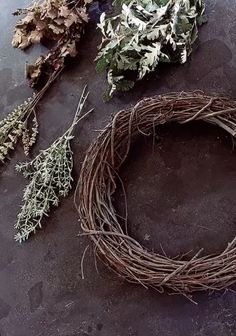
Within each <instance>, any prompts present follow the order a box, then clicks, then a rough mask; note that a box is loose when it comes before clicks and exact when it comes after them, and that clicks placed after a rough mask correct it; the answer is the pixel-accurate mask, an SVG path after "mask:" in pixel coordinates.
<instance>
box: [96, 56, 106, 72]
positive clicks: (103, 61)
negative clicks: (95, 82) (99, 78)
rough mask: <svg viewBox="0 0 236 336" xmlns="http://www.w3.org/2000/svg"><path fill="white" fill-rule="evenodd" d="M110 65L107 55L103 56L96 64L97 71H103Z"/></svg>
mask: <svg viewBox="0 0 236 336" xmlns="http://www.w3.org/2000/svg"><path fill="white" fill-rule="evenodd" d="M107 67H108V61H107V58H106V57H101V58H100V59H99V60H98V61H97V64H96V71H97V73H102V72H103V71H105V70H106V69H107Z"/></svg>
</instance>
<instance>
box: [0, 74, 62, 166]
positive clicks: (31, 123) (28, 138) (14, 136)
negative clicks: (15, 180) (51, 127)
mask: <svg viewBox="0 0 236 336" xmlns="http://www.w3.org/2000/svg"><path fill="white" fill-rule="evenodd" d="M58 74H59V71H57V72H55V73H54V74H53V75H52V76H51V77H50V78H49V80H48V81H47V83H46V85H45V86H44V87H43V88H42V89H41V90H40V91H39V92H38V93H37V94H35V93H34V94H33V95H32V97H30V98H28V99H27V100H25V101H24V103H23V104H20V105H19V106H17V107H16V108H15V109H14V110H13V111H12V112H11V113H9V114H8V115H7V116H6V118H4V119H3V120H1V121H0V162H2V163H4V161H5V159H6V158H7V157H8V154H9V151H10V150H13V149H14V148H15V145H16V143H17V141H18V139H19V138H21V140H22V144H23V148H24V152H25V154H26V155H28V154H29V150H30V148H31V147H32V146H33V144H34V143H35V142H36V137H37V134H38V122H37V117H36V113H35V107H36V105H37V104H38V103H39V101H40V100H41V98H42V97H43V95H44V93H45V92H46V91H47V89H48V87H49V86H50V85H51V84H52V83H53V82H54V80H55V79H56V77H57V76H58ZM32 116H33V118H32V120H31V117H32Z"/></svg>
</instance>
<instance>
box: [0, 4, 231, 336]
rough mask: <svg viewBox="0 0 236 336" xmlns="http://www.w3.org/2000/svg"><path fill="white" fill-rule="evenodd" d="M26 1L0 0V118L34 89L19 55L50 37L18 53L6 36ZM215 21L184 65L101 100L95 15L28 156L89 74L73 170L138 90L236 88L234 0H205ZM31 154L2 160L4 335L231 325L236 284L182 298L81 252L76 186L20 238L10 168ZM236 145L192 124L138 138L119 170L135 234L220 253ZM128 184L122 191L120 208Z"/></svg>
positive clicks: (69, 112)
mask: <svg viewBox="0 0 236 336" xmlns="http://www.w3.org/2000/svg"><path fill="white" fill-rule="evenodd" d="M27 3H28V1H26V0H24V1H23V0H21V1H7V2H5V1H0V27H1V33H0V95H1V99H0V108H1V110H0V111H1V112H0V113H1V117H2V116H4V115H5V114H6V113H7V112H9V111H11V110H12V108H13V106H15V105H17V104H18V103H20V102H21V101H22V100H23V99H24V98H27V97H28V96H29V95H30V93H31V90H30V89H29V88H28V86H27V83H26V81H25V78H24V64H25V62H26V61H31V60H33V59H35V57H36V55H37V54H38V52H39V50H40V52H43V50H44V48H43V47H39V48H33V49H30V50H29V51H27V52H26V53H23V52H21V51H19V50H15V49H13V48H12V47H11V37H12V30H13V27H14V23H15V21H16V18H14V17H12V16H11V12H12V11H14V10H15V9H16V7H22V6H24V5H25V4H27ZM207 13H208V16H209V21H208V23H207V24H206V25H205V26H203V27H202V28H201V31H200V38H199V40H198V41H197V42H196V44H195V49H196V50H195V52H194V53H193V55H192V57H191V58H190V59H189V61H188V63H187V64H186V65H184V66H180V65H173V66H168V67H166V66H162V67H160V69H159V71H157V72H156V73H155V75H153V76H151V78H150V79H149V80H144V81H143V82H142V83H140V84H138V85H137V87H136V89H135V90H133V91H131V92H129V93H127V94H124V95H123V94H120V95H118V96H117V97H115V98H114V99H113V100H112V101H111V102H110V103H108V104H104V103H103V102H102V99H101V94H102V92H103V91H104V89H105V85H106V81H105V76H103V75H102V76H101V75H97V74H96V72H95V70H94V64H93V59H94V58H95V55H96V46H97V45H98V44H99V41H100V36H99V33H98V32H97V31H96V29H95V25H94V24H90V26H89V28H88V30H87V33H86V36H85V38H84V40H83V43H82V44H81V51H80V55H79V57H78V60H76V61H74V62H73V64H71V66H69V67H68V68H67V69H66V70H65V71H64V73H63V74H62V75H61V78H60V79H59V80H58V81H57V82H56V83H55V85H54V86H53V87H52V88H51V90H50V91H49V92H48V94H47V96H46V97H45V99H44V100H43V101H42V102H41V104H40V106H39V108H38V118H39V121H40V135H39V139H38V142H37V145H36V146H35V148H34V150H33V153H32V155H36V154H37V153H38V150H39V149H40V148H45V147H47V146H48V145H49V144H50V143H51V142H52V141H53V140H54V139H55V138H56V137H57V136H59V135H60V134H61V133H62V131H63V130H65V128H66V127H67V125H68V124H69V122H70V121H71V119H72V116H73V113H74V109H75V106H76V103H77V99H78V95H79V93H80V92H81V89H82V87H83V86H84V84H85V83H88V88H89V90H90V92H91V94H90V97H89V106H94V107H95V111H94V113H93V114H92V115H90V116H89V117H88V118H87V119H86V120H84V121H83V122H82V123H81V124H80V126H78V128H77V131H76V137H75V140H74V142H73V149H74V153H75V156H74V158H75V172H74V176H75V179H76V178H77V176H78V173H79V169H80V166H81V163H82V161H83V158H84V155H85V151H86V149H87V148H88V146H89V144H90V143H91V141H92V140H93V139H94V138H95V137H96V135H97V131H98V130H100V129H102V128H103V127H104V126H105V125H106V124H107V122H108V121H109V120H110V118H111V115H112V114H114V113H115V112H117V111H118V110H119V109H120V108H123V107H126V106H129V105H130V104H131V103H134V102H135V101H137V100H138V99H140V98H142V97H143V96H149V95H152V94H157V93H163V92H169V91H179V90H193V89H203V90H205V91H207V92H218V93H222V94H226V95H228V96H230V97H232V98H236V56H235V55H234V54H235V53H234V51H235V50H236V24H235V14H236V3H235V1H234V0H225V1H222V0H209V1H207ZM22 160H25V157H24V155H23V152H22V149H21V148H20V146H18V147H17V151H16V152H15V154H14V155H13V157H12V160H11V161H10V162H8V163H7V164H6V165H5V166H4V167H3V168H1V169H0V173H1V175H0V195H1V203H0V214H1V217H0V335H1V336H88V335H91V336H99V335H102V336H111V335H112V336H159V335H161V336H234V335H236V322H235V314H236V298H235V294H234V292H233V288H232V289H230V290H226V291H221V292H217V293H200V294H195V295H194V297H193V298H194V300H195V301H196V302H197V303H198V305H194V304H192V303H191V302H189V301H188V300H186V299H185V298H184V297H181V296H173V295H171V296H170V295H166V294H164V295H159V294H158V293H156V292H154V291H153V290H145V289H144V288H142V287H139V286H137V285H131V284H128V283H126V282H124V281H123V280H121V279H119V278H117V277H116V276H115V275H114V274H113V273H111V272H110V271H109V270H107V269H106V268H105V267H104V266H103V265H102V264H101V263H100V262H98V271H99V273H97V272H96V268H95V264H94V256H93V253H92V252H91V251H90V252H88V253H87V254H86V256H85V262H84V273H85V279H84V280H83V279H82V278H81V267H80V263H81V257H82V254H83V251H84V249H85V247H86V246H87V244H88V240H87V239H86V238H78V237H77V234H78V233H79V232H80V227H79V224H78V221H77V214H76V211H75V209H74V205H73V201H72V200H73V193H71V195H70V197H67V198H66V199H64V200H63V201H62V202H61V206H60V207H59V208H58V209H54V210H52V212H51V216H50V218H49V219H47V220H45V222H44V229H43V230H41V231H40V232H39V233H38V234H37V235H35V236H33V237H31V238H30V239H29V241H28V242H27V243H25V244H22V245H19V244H18V243H15V242H14V240H13V236H14V228H13V226H14V223H15V220H16V216H17V213H18V211H19V205H20V203H21V197H22V191H23V188H24V186H25V184H26V181H25V180H24V178H23V177H22V176H21V175H19V174H17V173H16V172H15V170H14V166H15V164H16V162H18V161H22ZM235 163H236V157H235V151H234V152H233V146H232V140H231V139H230V138H229V137H228V136H227V135H226V134H225V133H223V132H222V131H221V130H219V129H217V128H214V127H210V126H206V125H202V124H195V125H192V126H185V127H180V126H171V127H167V128H163V129H161V130H160V133H159V140H158V142H157V143H156V144H155V145H153V142H152V139H148V138H145V139H140V140H139V142H138V143H137V144H136V146H134V147H133V148H132V151H131V155H130V159H129V161H128V162H127V165H126V166H125V167H124V169H122V172H121V175H122V177H123V179H124V182H125V186H126V189H127V196H128V208H129V229H130V234H132V235H133V236H134V237H135V238H137V239H139V240H140V241H141V242H142V243H143V244H145V245H146V246H147V247H149V248H151V249H155V250H157V251H160V248H161V247H160V244H161V245H162V248H163V249H164V250H165V251H166V253H168V254H169V255H171V256H174V255H176V254H178V253H182V252H186V251H189V250H191V249H193V251H196V250H198V249H199V247H204V248H205V253H211V252H216V253H217V252H219V251H221V250H222V248H223V247H224V246H225V245H226V244H227V242H228V241H230V240H231V239H232V238H233V236H234V235H235V224H236V210H235V205H234V200H235V197H236V174H235ZM122 204H123V199H122V194H121V192H120V190H118V191H117V194H116V205H117V208H118V209H120V210H121V212H122Z"/></svg>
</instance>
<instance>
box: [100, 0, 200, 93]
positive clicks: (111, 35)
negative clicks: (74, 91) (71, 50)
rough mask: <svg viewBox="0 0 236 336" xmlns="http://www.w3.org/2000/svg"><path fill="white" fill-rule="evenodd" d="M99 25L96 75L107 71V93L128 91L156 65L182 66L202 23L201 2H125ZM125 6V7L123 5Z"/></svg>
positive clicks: (164, 0) (104, 17) (180, 0)
mask: <svg viewBox="0 0 236 336" xmlns="http://www.w3.org/2000/svg"><path fill="white" fill-rule="evenodd" d="M122 2H123V6H122V11H121V13H120V14H119V15H117V16H113V17H110V18H106V15H105V13H103V14H102V16H101V19H100V24H99V25H98V27H99V28H100V29H101V32H102V35H103V39H102V44H101V45H100V47H99V48H100V51H99V54H98V56H97V61H98V62H97V71H98V72H101V71H104V70H107V71H108V75H107V80H108V85H109V87H108V92H107V97H108V98H109V97H111V96H112V94H113V92H114V91H116V90H129V89H130V88H132V87H133V86H134V84H135V81H136V80H140V79H142V78H143V77H144V76H145V75H146V74H147V73H149V72H151V71H153V70H154V69H155V68H156V66H157V65H158V63H159V62H180V63H185V62H186V60H187V57H188V55H189V54H190V53H191V51H192V44H193V42H194V41H195V39H196V37H197V32H198V29H197V25H198V23H201V22H203V19H204V18H203V13H204V9H205V6H204V2H203V0H133V1H130V0H126V1H122ZM124 2H125V3H124ZM130 78H131V79H130Z"/></svg>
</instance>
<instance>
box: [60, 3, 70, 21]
mask: <svg viewBox="0 0 236 336" xmlns="http://www.w3.org/2000/svg"><path fill="white" fill-rule="evenodd" d="M70 12H71V11H70V10H69V9H68V7H67V6H61V7H60V11H59V16H63V17H64V18H67V17H68V16H69V15H70Z"/></svg>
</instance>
